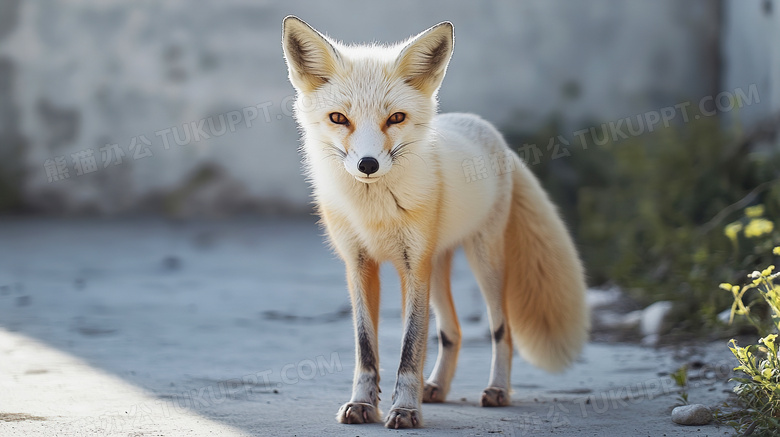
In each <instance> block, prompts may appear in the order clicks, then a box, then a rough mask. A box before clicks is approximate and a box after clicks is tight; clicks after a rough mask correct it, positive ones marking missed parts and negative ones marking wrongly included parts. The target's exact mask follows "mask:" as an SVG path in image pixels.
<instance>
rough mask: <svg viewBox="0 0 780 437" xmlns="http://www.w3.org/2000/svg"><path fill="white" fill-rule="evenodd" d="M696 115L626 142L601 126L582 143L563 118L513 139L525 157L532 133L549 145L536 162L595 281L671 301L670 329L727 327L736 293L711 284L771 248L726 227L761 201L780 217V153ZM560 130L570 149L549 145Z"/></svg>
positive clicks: (645, 298) (740, 271) (649, 299)
mask: <svg viewBox="0 0 780 437" xmlns="http://www.w3.org/2000/svg"><path fill="white" fill-rule="evenodd" d="M690 115H691V117H690V119H689V120H688V122H687V123H682V124H677V125H670V126H669V127H665V128H661V127H658V128H657V129H655V130H653V131H652V132H647V131H645V133H643V134H641V135H637V136H629V137H628V138H623V139H618V140H617V141H613V140H612V138H610V137H609V135H602V133H601V131H600V130H599V129H598V128H597V129H595V131H596V134H592V133H591V131H590V130H588V133H586V134H585V136H584V138H585V140H586V141H585V143H586V144H579V143H578V142H577V141H576V139H577V138H576V137H575V138H574V139H572V136H571V133H570V131H569V133H568V135H567V132H566V131H563V130H562V129H560V128H559V124H558V123H556V122H555V121H554V120H553V122H551V123H550V124H549V125H548V126H547V127H545V128H544V129H542V130H540V131H539V132H537V133H535V134H525V135H524V134H521V133H512V132H511V131H510V132H508V133H507V139H508V141H509V142H510V143H511V144H512V145H513V146H514V148H515V149H516V150H518V152H520V155H521V156H524V154H523V153H522V152H523V151H527V150H528V149H527V148H525V149H524V147H525V145H527V144H536V145H540V146H542V147H540V149H541V150H542V151H543V152H546V153H544V154H542V155H541V156H542V157H541V159H539V160H538V161H539V162H538V163H537V164H536V165H533V160H531V162H530V163H529V167H530V168H531V170H532V171H534V173H536V174H537V176H539V178H540V179H541V180H542V183H543V184H544V186H545V188H546V189H547V190H548V192H549V193H550V195H551V196H552V197H553V198H554V200H555V202H556V204H558V205H559V206H560V208H561V211H562V213H563V215H564V217H565V219H566V222H567V224H568V226H569V227H570V228H571V229H572V231H573V233H574V236H575V239H576V241H577V245H578V248H579V249H580V252H581V255H582V258H583V260H584V262H585V264H586V270H587V272H588V277H589V279H590V283H591V285H600V284H604V283H613V284H616V285H618V286H620V287H621V288H622V289H623V290H624V291H625V292H626V293H628V294H629V295H630V296H631V297H633V298H634V299H635V300H636V301H637V302H638V303H639V304H640V305H641V306H646V305H649V304H650V303H653V302H655V301H658V300H669V301H672V302H674V304H675V307H674V309H673V312H672V314H671V315H670V316H671V322H672V323H671V325H672V326H671V329H672V331H673V332H681V333H683V332H684V333H691V332H697V333H700V334H706V335H712V334H713V333H714V334H715V335H718V333H722V332H723V330H724V329H726V327H725V326H724V325H723V324H722V322H720V321H719V320H718V317H717V316H718V314H719V313H720V312H722V311H723V310H725V309H727V308H728V307H729V305H730V303H731V302H730V299H729V296H727V295H724V294H723V293H714V292H713V290H712V282H713V278H714V279H715V281H717V282H725V281H735V280H737V278H739V277H743V276H744V274H746V273H747V272H750V271H752V270H754V269H755V268H757V265H759V263H760V262H761V261H762V256H764V255H757V254H756V253H755V252H754V251H755V250H757V249H758V248H755V247H754V246H753V245H752V244H753V243H754V239H753V238H752V237H746V236H745V234H744V232H740V234H739V236H738V238H737V241H736V243H738V244H737V246H735V244H734V241H732V240H730V239H729V238H727V237H726V236H724V234H723V233H722V232H720V230H721V229H722V227H723V226H724V225H725V224H727V223H729V222H732V221H734V220H735V219H737V218H738V215H739V214H740V211H742V210H743V209H744V208H745V207H746V206H749V205H753V204H756V203H762V204H763V205H764V213H765V214H767V215H769V216H774V217H778V216H780V154H777V153H776V152H774V151H772V150H771V149H764V151H763V152H757V151H753V150H752V148H751V145H750V144H749V143H746V142H745V141H743V140H742V139H740V138H738V137H737V134H736V133H735V132H734V131H733V130H731V129H725V128H723V127H722V126H721V124H720V121H719V120H718V119H717V118H714V117H695V116H694V115H693V114H690ZM594 126H597V125H596V124H594ZM559 134H562V135H563V136H564V137H566V138H570V139H571V141H570V143H571V144H570V145H569V147H568V150H569V151H570V154H569V155H567V156H565V157H560V159H554V158H553V157H552V155H551V153H552V152H551V151H550V150H554V149H549V148H547V149H546V148H545V147H544V146H545V145H546V144H549V140H550V139H553V138H557V136H558V135H559ZM525 157H526V158H527V159H528V158H529V157H528V156H527V155H526V156H525ZM739 221H741V222H742V226H743V228H745V227H747V225H748V223H749V221H750V220H749V218H744V219H739ZM752 230H753V228H751V231H752ZM740 231H742V230H740ZM774 235H775V236H776V237H775V238H778V237H780V235H778V234H777V230H775V231H774ZM734 329H743V327H741V326H739V327H735V328H734ZM686 336H687V335H686Z"/></svg>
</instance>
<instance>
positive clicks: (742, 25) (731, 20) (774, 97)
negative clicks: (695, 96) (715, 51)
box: [722, 0, 780, 131]
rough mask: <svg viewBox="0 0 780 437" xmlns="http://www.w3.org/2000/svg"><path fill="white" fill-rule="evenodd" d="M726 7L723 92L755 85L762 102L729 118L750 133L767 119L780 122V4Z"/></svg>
mask: <svg viewBox="0 0 780 437" xmlns="http://www.w3.org/2000/svg"><path fill="white" fill-rule="evenodd" d="M723 4H724V20H723V33H722V54H723V70H722V71H723V73H722V74H723V89H724V90H733V89H735V88H738V87H746V86H748V85H752V84H755V85H756V87H757V89H758V97H759V98H760V99H761V101H760V102H758V103H757V104H754V105H750V106H746V107H744V108H741V109H740V110H739V111H733V112H731V113H729V116H730V117H732V119H733V120H734V121H736V122H738V124H739V125H741V126H742V127H743V128H744V129H745V130H747V131H750V130H751V129H753V128H755V127H756V126H757V125H759V124H767V123H766V122H767V120H776V123H780V118H778V117H779V116H780V1H778V0H747V1H745V0H742V1H740V0H724V3H723ZM770 123H771V122H770Z"/></svg>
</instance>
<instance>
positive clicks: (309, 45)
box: [282, 16, 454, 184]
mask: <svg viewBox="0 0 780 437" xmlns="http://www.w3.org/2000/svg"><path fill="white" fill-rule="evenodd" d="M453 42H454V37H453V27H452V24H451V23H449V22H443V23H440V24H437V25H436V26H433V27H431V28H430V29H428V30H426V31H424V32H422V33H420V34H419V35H417V36H415V37H412V38H410V39H409V40H408V41H406V42H404V43H400V44H397V45H392V46H378V45H359V46H347V45H344V44H341V43H339V42H336V41H334V40H332V39H330V38H328V37H326V36H324V35H322V34H321V33H319V32H317V31H316V30H314V29H313V28H312V27H311V26H309V25H308V24H306V23H305V22H303V21H302V20H300V19H299V18H297V17H294V16H288V17H287V18H285V19H284V22H283V25H282V45H283V48H284V56H285V59H286V61H287V66H288V69H289V77H290V82H292V84H293V86H294V87H295V89H296V91H297V99H296V101H295V116H296V119H297V120H298V123H299V124H300V125H301V127H302V128H303V131H304V138H305V141H304V150H305V152H306V154H307V155H308V156H307V158H308V159H309V160H312V159H319V158H322V159H335V160H336V162H338V163H339V164H343V168H344V169H343V171H345V172H346V173H345V175H347V174H348V175H350V176H351V177H354V179H356V180H358V181H360V182H362V183H366V184H370V183H373V182H376V181H378V180H381V179H382V178H383V177H385V176H386V175H388V174H389V173H391V172H392V171H393V167H394V164H395V163H396V162H397V161H398V160H399V158H401V157H402V156H403V155H404V154H406V153H409V152H411V153H415V152H414V151H415V148H416V147H421V146H422V145H424V144H427V143H428V142H429V141H430V139H431V137H432V135H433V134H434V133H433V130H432V128H431V127H430V122H431V120H432V119H433V117H434V115H435V114H436V106H437V100H436V93H437V91H438V89H439V86H440V85H441V82H442V79H444V74H445V72H446V70H447V65H448V63H449V60H450V57H451V56H452V49H453ZM312 155H314V156H312ZM399 167H400V166H399ZM339 171H342V170H339Z"/></svg>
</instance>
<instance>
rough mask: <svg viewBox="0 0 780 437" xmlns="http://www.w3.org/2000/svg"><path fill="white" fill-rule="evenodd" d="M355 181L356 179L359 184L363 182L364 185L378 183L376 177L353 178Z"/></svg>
mask: <svg viewBox="0 0 780 437" xmlns="http://www.w3.org/2000/svg"><path fill="white" fill-rule="evenodd" d="M355 179H357V180H358V181H360V182H363V183H364V184H373V183H374V182H376V181H378V180H379V178H378V177H373V178H372V177H363V176H355Z"/></svg>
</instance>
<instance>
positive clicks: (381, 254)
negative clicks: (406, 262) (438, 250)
mask: <svg viewBox="0 0 780 437" xmlns="http://www.w3.org/2000/svg"><path fill="white" fill-rule="evenodd" d="M323 206H325V209H326V210H328V209H329V208H328V207H327V205H323ZM413 206H416V207H413ZM434 209H435V208H430V207H427V208H426V207H421V206H419V205H412V204H411V203H404V202H403V199H402V198H399V196H393V195H392V194H385V193H377V194H376V195H374V196H372V197H370V198H364V199H360V201H357V202H345V203H341V205H340V208H338V210H339V214H337V215H338V216H339V217H341V219H340V220H338V222H337V223H332V224H331V223H328V221H326V224H328V226H331V225H333V226H334V229H332V230H331V235H332V236H333V237H334V238H335V239H337V240H342V241H341V243H342V244H359V245H360V248H361V249H364V250H366V251H367V252H368V254H369V255H370V256H371V257H372V258H374V259H376V260H378V261H399V260H402V259H403V257H404V256H410V254H411V253H417V252H420V251H422V250H424V249H423V248H426V247H430V246H431V244H432V242H433V240H434V238H435V235H434V233H433V232H432V231H433V228H434V226H432V224H433V223H432V222H433V221H434V220H435V211H434ZM331 210H332V209H331ZM339 243H340V242H339V241H336V244H337V245H339Z"/></svg>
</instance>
